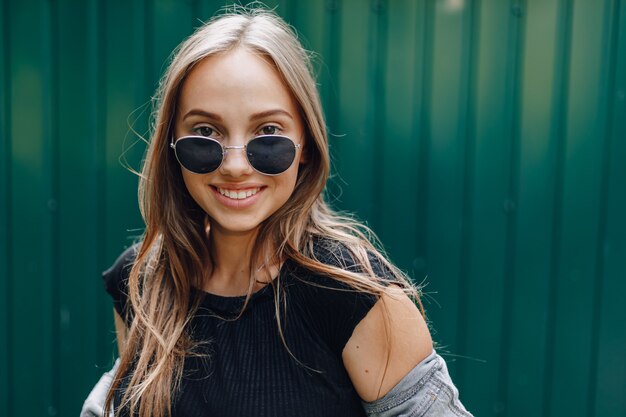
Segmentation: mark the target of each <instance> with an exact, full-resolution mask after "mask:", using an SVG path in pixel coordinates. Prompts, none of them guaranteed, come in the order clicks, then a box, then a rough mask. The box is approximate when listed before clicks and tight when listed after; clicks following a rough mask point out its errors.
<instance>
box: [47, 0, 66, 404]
mask: <svg viewBox="0 0 626 417" xmlns="http://www.w3.org/2000/svg"><path fill="white" fill-rule="evenodd" d="M42 4H43V6H44V7H43V17H42V20H43V22H42V25H41V30H42V37H43V39H45V41H44V42H42V58H43V59H42V63H43V66H42V75H43V79H42V87H43V88H42V93H43V94H42V111H43V118H42V126H43V129H42V130H43V137H42V155H45V156H46V157H44V158H42V162H43V163H42V169H43V172H42V176H43V177H44V179H43V181H42V197H43V201H42V203H43V204H42V205H43V207H42V208H43V211H44V213H43V216H42V217H43V227H42V230H41V235H42V245H43V251H42V271H43V273H42V280H41V287H42V299H41V304H42V308H41V313H42V324H43V332H42V343H41V345H40V349H41V352H40V354H41V355H42V372H43V381H42V382H43V384H42V388H43V389H42V391H43V393H42V394H43V395H42V397H43V405H44V410H45V411H46V412H47V414H48V415H53V416H54V415H56V414H57V413H58V400H59V390H58V388H59V384H58V383H57V378H58V376H59V369H58V363H59V349H58V346H59V342H60V340H59V332H58V320H59V303H58V301H59V267H58V265H59V263H58V259H59V243H60V239H59V215H58V213H59V211H58V208H59V207H58V205H59V198H58V197H59V165H58V163H59V152H58V150H59V123H58V122H59V114H58V109H59V90H58V82H59V76H58V57H59V28H58V7H57V6H58V5H57V2H56V1H52V2H47V1H46V2H43V3H42ZM68 203H69V201H68Z"/></svg>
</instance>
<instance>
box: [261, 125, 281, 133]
mask: <svg viewBox="0 0 626 417" xmlns="http://www.w3.org/2000/svg"><path fill="white" fill-rule="evenodd" d="M279 131H280V129H279V128H278V127H276V126H272V125H268V126H263V127H262V128H261V134H262V135H276V134H278V132H279Z"/></svg>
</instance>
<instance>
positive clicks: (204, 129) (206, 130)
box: [193, 126, 215, 138]
mask: <svg viewBox="0 0 626 417" xmlns="http://www.w3.org/2000/svg"><path fill="white" fill-rule="evenodd" d="M193 131H194V133H196V134H197V135H200V136H205V137H207V138H209V137H211V136H213V135H214V134H215V130H214V129H213V128H212V127H209V126H198V127H196V128H194V129H193Z"/></svg>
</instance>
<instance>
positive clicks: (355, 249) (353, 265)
mask: <svg viewBox="0 0 626 417" xmlns="http://www.w3.org/2000/svg"><path fill="white" fill-rule="evenodd" d="M312 252H313V253H312V255H313V258H314V259H315V261H317V262H320V263H322V264H324V265H327V266H331V267H335V268H339V269H341V270H344V271H347V272H355V273H360V274H364V275H367V274H368V272H367V271H368V270H370V269H371V272H370V275H372V276H371V279H372V280H374V281H376V282H378V283H382V284H384V283H385V282H389V281H393V280H395V273H394V272H393V271H392V270H391V269H390V267H389V265H390V264H389V263H388V261H387V260H386V259H385V257H384V255H382V254H381V253H380V252H379V251H377V250H375V249H374V248H373V247H371V246H370V247H367V246H365V245H361V246H358V245H354V246H351V245H350V243H348V242H344V241H340V240H336V239H332V238H328V237H316V238H314V239H313V250H312ZM366 264H368V265H366ZM330 278H332V277H330Z"/></svg>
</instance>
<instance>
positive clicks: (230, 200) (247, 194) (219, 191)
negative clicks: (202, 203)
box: [211, 185, 265, 209]
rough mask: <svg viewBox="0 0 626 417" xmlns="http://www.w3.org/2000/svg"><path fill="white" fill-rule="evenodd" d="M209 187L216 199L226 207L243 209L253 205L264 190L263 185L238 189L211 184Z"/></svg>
mask: <svg viewBox="0 0 626 417" xmlns="http://www.w3.org/2000/svg"><path fill="white" fill-rule="evenodd" d="M211 189H212V190H213V193H214V195H215V198H216V199H217V201H219V202H220V203H221V204H223V205H224V206H226V207H230V208H236V209H243V208H247V207H250V206H251V205H253V204H254V203H255V202H256V201H257V200H258V199H259V196H260V195H261V194H262V193H263V191H265V187H249V188H239V189H229V188H221V187H217V186H214V185H212V186H211Z"/></svg>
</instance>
